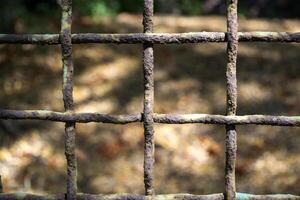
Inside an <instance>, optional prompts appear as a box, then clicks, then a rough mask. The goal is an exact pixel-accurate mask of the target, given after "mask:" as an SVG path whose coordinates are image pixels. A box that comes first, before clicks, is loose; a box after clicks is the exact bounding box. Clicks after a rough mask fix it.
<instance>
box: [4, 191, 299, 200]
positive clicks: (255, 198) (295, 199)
mask: <svg viewBox="0 0 300 200" xmlns="http://www.w3.org/2000/svg"><path fill="white" fill-rule="evenodd" d="M236 197H237V200H279V199H280V200H300V196H295V195H290V194H275V195H252V194H245V193H237V194H236ZM76 199H77V200H152V199H157V200H224V195H223V194H222V193H219V194H210V195H192V194H165V195H155V196H154V197H153V196H144V195H137V194H111V195H92V194H77V196H76ZM0 200H65V194H56V195H45V196H41V195H34V194H28V193H20V192H19V193H2V194H0Z"/></svg>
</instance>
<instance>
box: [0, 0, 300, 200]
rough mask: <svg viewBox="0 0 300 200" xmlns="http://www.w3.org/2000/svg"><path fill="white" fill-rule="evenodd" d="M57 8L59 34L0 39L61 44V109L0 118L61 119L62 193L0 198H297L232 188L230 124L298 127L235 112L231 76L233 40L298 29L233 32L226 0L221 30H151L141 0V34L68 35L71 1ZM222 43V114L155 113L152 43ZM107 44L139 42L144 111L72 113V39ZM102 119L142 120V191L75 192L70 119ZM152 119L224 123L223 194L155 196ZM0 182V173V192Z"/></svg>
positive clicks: (299, 35)
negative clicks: (224, 96)
mask: <svg viewBox="0 0 300 200" xmlns="http://www.w3.org/2000/svg"><path fill="white" fill-rule="evenodd" d="M60 1H61V7H62V19H61V32H60V34H0V44H35V45H58V44H61V49H62V62H63V89H62V91H63V100H64V108H65V112H53V111H45V110H22V111H17V110H4V109H0V119H2V120H3V119H4V120H5V119H12V120H21V119H22V120H47V121H57V122H64V123H65V155H66V160H67V193H66V194H57V195H46V196H39V195H33V194H26V193H2V194H0V200H65V199H67V200H76V199H77V200H152V199H160V200H235V199H237V200H277V199H280V200H285V199H289V200H300V196H294V195H288V194H278V195H252V194H244V193H236V187H235V162H236V150H237V145H236V143H237V142H236V140H237V138H236V137H237V133H236V129H235V126H236V125H243V124H255V125H271V126H297V127H300V116H268V115H244V116H237V115H236V109H237V78H236V60H237V52H238V41H240V42H297V43H299V42H300V32H294V33H289V32H237V31H238V23H237V0H227V32H191V33H153V0H144V14H143V26H144V32H143V33H129V34H97V33H77V34H71V23H72V0H60ZM207 42H227V68H226V69H227V70H226V83H227V109H226V116H225V115H208V114H181V115H180V114H157V113H154V112H153V105H154V71H153V70H154V58H153V45H154V44H183V43H207ZM82 43H113V44H137V43H142V44H143V69H144V70H143V71H144V110H143V113H138V114H127V115H111V114H103V113H74V112H73V106H74V103H73V60H72V44H82ZM88 122H102V123H111V124H128V123H134V122H143V124H144V135H145V145H144V184H145V194H146V195H145V196H144V195H136V194H113V195H91V194H77V180H76V179H77V162H76V156H75V124H76V123H88ZM154 123H164V124H186V123H203V124H218V125H225V127H226V139H225V146H226V162H225V192H224V194H211V195H190V194H167V195H155V193H154V188H153V167H154V128H153V126H154ZM1 192H2V182H1V176H0V193H1Z"/></svg>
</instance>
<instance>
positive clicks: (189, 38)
mask: <svg viewBox="0 0 300 200" xmlns="http://www.w3.org/2000/svg"><path fill="white" fill-rule="evenodd" d="M227 35H228V34H227V33H224V32H190V33H129V34H98V33H77V34H72V43H73V44H84V43H113V44H138V43H144V42H149V43H153V44H183V43H206V42H227V41H228V36H227ZM238 40H239V41H240V42H300V33H299V32H295V33H289V32H262V31H255V32H239V33H238ZM0 44H36V45H57V44H60V40H59V34H0Z"/></svg>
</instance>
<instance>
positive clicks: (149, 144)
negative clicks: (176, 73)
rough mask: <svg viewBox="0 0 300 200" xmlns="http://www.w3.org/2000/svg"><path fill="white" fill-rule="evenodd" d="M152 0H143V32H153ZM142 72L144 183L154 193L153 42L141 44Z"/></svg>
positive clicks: (150, 193)
mask: <svg viewBox="0 0 300 200" xmlns="http://www.w3.org/2000/svg"><path fill="white" fill-rule="evenodd" d="M152 18H153V0H144V14H143V26H144V33H151V32H153V19H152ZM143 48H144V50H143V72H144V116H143V118H144V137H145V139H144V140H145V141H144V184H145V194H146V195H154V188H153V166H154V128H153V102H154V77H153V76H154V74H153V72H154V58H153V44H151V43H148V42H145V43H144V45H143Z"/></svg>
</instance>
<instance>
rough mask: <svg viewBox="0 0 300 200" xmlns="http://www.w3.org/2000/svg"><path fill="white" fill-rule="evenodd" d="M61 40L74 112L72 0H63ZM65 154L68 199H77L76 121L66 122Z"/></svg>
mask: <svg viewBox="0 0 300 200" xmlns="http://www.w3.org/2000/svg"><path fill="white" fill-rule="evenodd" d="M61 7H62V18H61V33H60V42H61V50H62V63H63V66H62V67H63V88H62V93H63V100H64V108H65V111H66V112H72V111H73V107H74V102H73V70H74V69H73V59H72V35H71V25H72V0H62V2H61ZM65 155H66V159H67V200H75V199H76V193H77V161H76V155H75V122H66V124H65Z"/></svg>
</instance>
